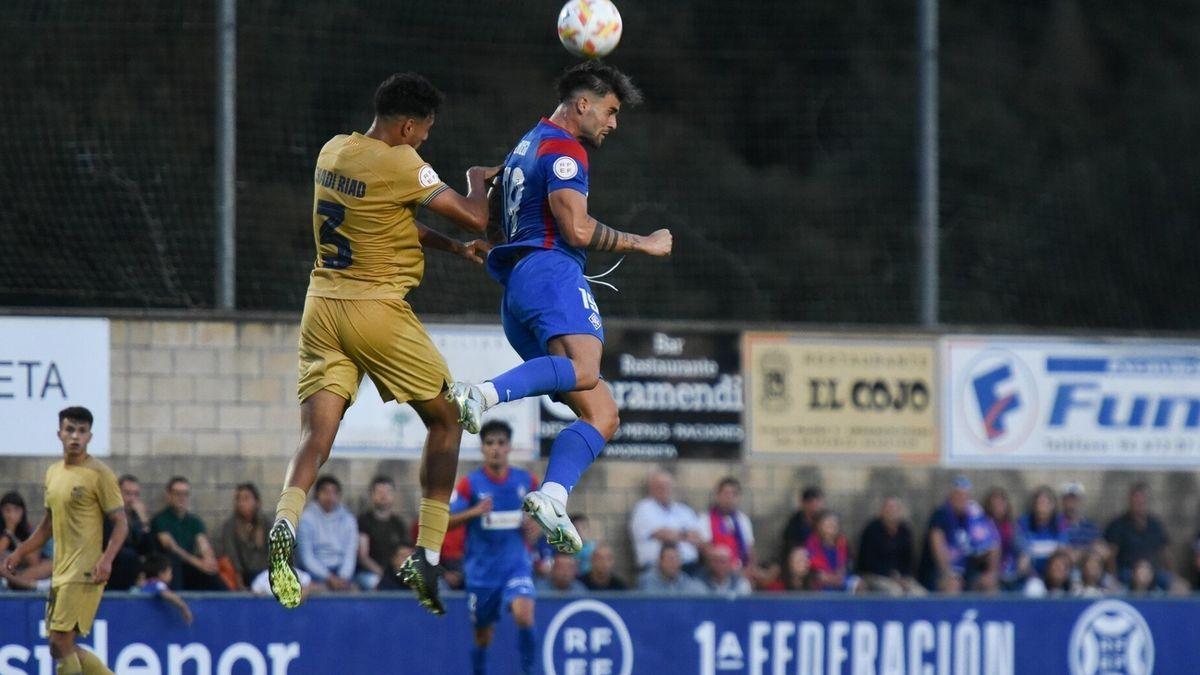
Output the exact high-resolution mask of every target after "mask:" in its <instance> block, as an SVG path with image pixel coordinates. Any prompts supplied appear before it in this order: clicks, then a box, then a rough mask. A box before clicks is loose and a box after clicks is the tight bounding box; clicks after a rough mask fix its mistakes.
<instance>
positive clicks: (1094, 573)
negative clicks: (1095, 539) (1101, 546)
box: [1076, 548, 1121, 598]
mask: <svg viewBox="0 0 1200 675" xmlns="http://www.w3.org/2000/svg"><path fill="white" fill-rule="evenodd" d="M1105 567H1106V566H1105V563H1104V555H1103V553H1101V552H1100V551H1097V550H1095V549H1094V548H1093V549H1091V550H1089V551H1088V552H1087V553H1085V554H1084V556H1083V560H1082V561H1081V562H1080V563H1079V588H1078V591H1077V592H1076V595H1078V596H1079V597H1083V598H1098V597H1101V596H1104V595H1110V594H1112V593H1120V592H1121V585H1120V584H1118V583H1117V580H1116V579H1114V578H1113V576H1112V575H1111V574H1109V573H1108V570H1106V569H1105Z"/></svg>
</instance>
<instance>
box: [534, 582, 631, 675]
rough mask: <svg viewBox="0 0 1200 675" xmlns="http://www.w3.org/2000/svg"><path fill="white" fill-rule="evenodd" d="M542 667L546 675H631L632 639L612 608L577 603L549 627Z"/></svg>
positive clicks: (600, 603)
mask: <svg viewBox="0 0 1200 675" xmlns="http://www.w3.org/2000/svg"><path fill="white" fill-rule="evenodd" d="M542 666H543V669H544V670H545V671H546V675H630V673H632V672H633V640H632V639H631V638H630V636H629V629H628V628H627V627H626V626H625V622H624V621H623V620H622V619H621V616H620V615H619V614H617V612H616V610H614V609H613V608H612V607H609V606H608V605H606V604H604V603H603V602H600V601H599V600H576V601H575V602H572V603H570V604H569V605H567V606H565V607H563V608H562V609H560V610H559V611H558V614H555V615H554V618H553V619H552V620H551V621H550V625H549V626H547V628H546V638H545V640H543V642H542Z"/></svg>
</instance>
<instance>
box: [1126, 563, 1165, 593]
mask: <svg viewBox="0 0 1200 675" xmlns="http://www.w3.org/2000/svg"><path fill="white" fill-rule="evenodd" d="M1128 588H1129V593H1130V594H1131V595H1160V594H1162V592H1163V588H1162V586H1161V585H1160V584H1159V580H1158V572H1157V571H1156V570H1155V569H1154V563H1152V562H1150V561H1149V560H1147V559H1145V558H1139V559H1138V560H1136V561H1134V563H1133V566H1132V567H1131V568H1130V570H1129V584H1128Z"/></svg>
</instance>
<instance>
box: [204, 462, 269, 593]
mask: <svg viewBox="0 0 1200 675" xmlns="http://www.w3.org/2000/svg"><path fill="white" fill-rule="evenodd" d="M270 529H271V521H270V520H268V519H267V517H266V516H265V515H264V514H263V512H262V498H261V497H260V496H259V493H258V487H256V486H255V485H254V483H242V484H240V485H238V486H237V487H236V488H234V491H233V515H231V516H229V518H228V519H226V521H225V522H224V524H222V525H221V538H220V540H219V541H218V544H219V545H218V546H217V549H218V552H219V554H220V555H222V556H224V557H226V558H228V559H229V564H231V565H232V566H233V571H234V573H235V576H236V579H235V581H236V582H237V583H236V584H235V588H238V589H244V588H249V587H250V584H252V583H254V577H256V576H258V574H259V572H262V571H263V570H265V569H267V532H268V531H269V530H270Z"/></svg>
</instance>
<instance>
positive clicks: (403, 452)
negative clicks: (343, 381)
mask: <svg viewBox="0 0 1200 675" xmlns="http://www.w3.org/2000/svg"><path fill="white" fill-rule="evenodd" d="M426 328H428V330H429V335H430V337H432V338H433V344H434V346H435V347H437V350H438V351H439V352H441V353H442V357H443V358H445V359H446V364H447V365H448V366H450V375H451V377H453V378H454V379H456V380H462V381H466V382H482V381H483V380H488V379H491V378H493V377H495V376H497V375H499V374H500V373H503V372H504V371H506V370H508V369H509V368H512V367H513V366H516V365H518V364H520V363H521V357H520V356H517V353H516V352H515V351H513V349H512V347H510V346H509V344H508V340H507V339H505V337H504V331H503V330H501V329H500V328H498V327H495V328H493V327H490V326H426ZM492 419H500V420H504V421H505V422H508V424H509V425H510V426H512V428H513V438H512V443H513V448H514V452H513V459H515V460H527V459H531V458H533V457H534V447H535V444H534V432H535V431H536V430H537V424H538V402H537V399H536V398H528V399H524V400H521V401H514V402H512V403H503V404H501V405H499V406H497V407H495V408H493V409H492V410H489V411H488V412H486V413H484V415H483V421H484V422H485V423H486V422H487V421H488V420H492ZM424 444H425V425H424V424H423V423H422V422H421V418H420V417H418V416H417V412H416V411H415V410H413V409H412V407H411V406H409V405H407V404H404V405H397V404H396V403H395V402H389V403H384V402H383V400H382V399H381V398H380V397H379V392H378V391H377V390H376V389H375V385H374V384H373V383H372V382H371V378H369V377H364V378H363V381H362V385H361V386H360V387H359V388H358V398H357V399H355V402H354V405H352V406H350V409H349V410H348V411H346V416H345V418H343V420H342V426H341V428H340V429H338V434H337V440H336V441H335V442H334V445H333V447H334V448H335V449H336V450H337V452H338V453H339V454H341V455H342V456H345V455H346V454H358V455H375V456H381V455H386V456H388V457H408V458H411V457H419V456H420V454H421V448H422V446H423V445H424ZM460 457H462V458H463V459H480V458H481V455H480V453H479V437H478V436H474V435H472V434H468V433H465V432H464V433H463V438H462V452H461V453H460Z"/></svg>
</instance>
